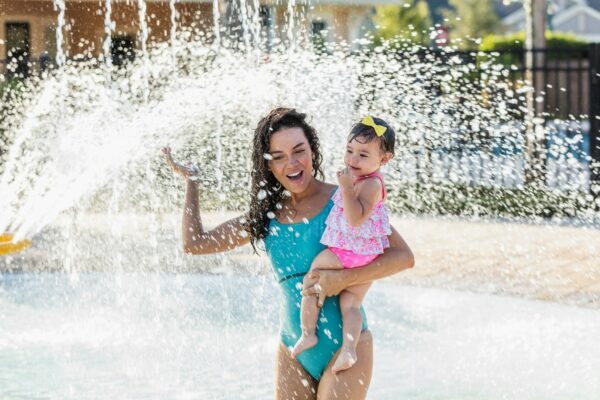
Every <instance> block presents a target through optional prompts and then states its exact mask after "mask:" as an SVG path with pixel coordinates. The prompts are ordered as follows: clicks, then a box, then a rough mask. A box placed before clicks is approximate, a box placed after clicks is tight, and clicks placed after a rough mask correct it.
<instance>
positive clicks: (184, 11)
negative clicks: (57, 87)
mask: <svg viewBox="0 0 600 400" xmlns="http://www.w3.org/2000/svg"><path fill="white" fill-rule="evenodd" d="M176 9H177V13H178V19H177V24H178V26H189V25H190V24H191V23H192V22H194V21H195V22H197V23H199V24H201V25H202V24H204V25H207V26H209V27H210V26H211V25H212V4H210V3H205V2H197V1H194V2H184V1H182V0H179V1H178V2H177V4H176ZM104 14H105V2H104V1H69V0H67V1H66V6H65V27H64V38H65V40H64V43H63V48H64V49H65V52H66V54H67V56H69V57H73V56H75V55H77V54H85V55H91V56H97V55H99V54H101V53H102V43H103V41H104V36H105V32H104V30H105V29H104ZM146 15H147V18H146V20H147V23H148V28H149V42H156V41H164V40H167V39H168V38H169V35H170V33H169V32H170V28H171V10H170V7H169V2H168V0H164V1H148V2H147V5H146ZM57 18H58V12H57V11H56V10H54V6H53V2H52V0H0V59H5V58H6V52H7V49H6V45H5V38H6V23H10V22H21V23H28V24H29V34H30V42H31V44H30V46H31V57H34V58H37V57H39V56H40V54H41V53H42V52H44V51H47V52H49V53H50V54H53V53H54V51H55V48H56V36H55V35H56V27H57ZM111 19H112V20H113V21H114V22H115V27H114V31H113V34H114V35H123V34H129V35H131V36H133V37H134V38H136V39H138V36H139V33H140V27H139V16H138V7H137V2H136V1H131V0H130V1H115V0H113V4H112V13H111Z"/></svg>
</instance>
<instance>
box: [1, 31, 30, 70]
mask: <svg viewBox="0 0 600 400" xmlns="http://www.w3.org/2000/svg"><path fill="white" fill-rule="evenodd" d="M29 46H30V39H29V24H28V23H22V22H7V23H6V62H7V69H6V71H7V76H8V78H9V79H11V78H27V77H28V76H29V58H30V56H31V54H30V49H29Z"/></svg>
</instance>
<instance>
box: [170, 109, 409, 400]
mask: <svg viewBox="0 0 600 400" xmlns="http://www.w3.org/2000/svg"><path fill="white" fill-rule="evenodd" d="M163 151H164V153H165V157H166V159H167V162H168V163H169V164H170V165H171V167H172V168H173V169H174V170H175V171H176V172H178V173H179V174H181V175H183V176H184V177H185V178H186V194H185V206H184V213H183V226H182V236H183V248H184V251H185V252H186V253H191V254H209V253H215V252H220V251H226V250H231V249H233V248H235V247H238V246H242V245H244V244H247V243H251V244H252V246H253V247H254V248H255V249H256V245H257V243H258V242H259V241H264V245H265V249H266V252H267V254H268V256H269V258H270V259H271V263H272V265H273V272H274V274H275V276H276V278H277V280H278V282H279V284H280V287H281V289H282V292H283V299H284V302H283V304H282V313H281V324H282V326H281V342H280V344H279V348H278V350H277V363H276V371H275V377H276V382H275V383H276V387H275V397H276V399H280V400H284V399H292V398H294V399H316V398H318V399H320V400H329V399H334V398H341V399H364V398H366V395H367V390H368V387H369V383H370V381H371V374H372V367H373V339H372V336H371V333H370V331H369V330H368V328H367V324H366V318H365V315H364V311H363V310H361V312H362V314H363V321H364V322H363V329H362V332H361V334H360V337H359V338H358V345H357V355H358V360H359V361H358V362H357V363H356V364H355V365H354V366H353V367H352V368H350V369H348V370H346V371H343V372H340V373H338V374H337V375H334V374H333V372H332V371H331V366H332V365H333V364H334V362H335V360H336V357H337V356H338V352H339V347H340V345H341V343H342V330H341V325H342V323H341V317H340V309H339V304H338V300H337V295H338V294H339V293H340V292H341V291H342V290H344V289H345V288H346V287H349V286H352V285H356V284H361V283H368V282H372V281H374V280H376V279H381V278H384V277H386V276H389V275H392V274H394V273H397V272H399V271H401V270H404V269H407V268H410V267H412V266H413V264H414V258H413V255H412V252H411V251H410V248H409V247H408V245H407V244H406V243H405V242H404V240H403V239H402V238H401V237H400V235H399V234H398V232H396V230H395V229H392V235H390V237H389V239H390V247H389V248H388V249H387V250H386V251H385V253H384V254H383V255H381V256H380V257H378V258H377V259H376V260H375V261H374V262H373V263H371V264H369V265H367V266H365V267H363V268H356V269H345V270H327V271H325V270H321V271H318V272H314V273H311V276H310V278H312V280H307V282H308V283H307V284H306V286H305V287H304V288H302V281H303V278H304V275H305V274H306V272H307V271H308V270H309V268H310V265H311V262H312V260H313V259H314V257H315V256H316V255H317V254H319V252H320V251H321V250H323V249H324V248H325V246H324V245H322V244H321V243H320V239H321V235H322V233H323V231H324V229H325V219H326V217H327V214H328V213H329V210H330V209H331V207H332V202H331V195H332V194H333V192H334V190H335V186H334V185H330V184H328V183H325V182H323V181H322V180H321V179H322V178H323V172H322V170H321V160H322V156H321V153H320V149H319V141H318V138H317V135H316V132H315V130H314V128H312V127H311V126H310V125H309V124H308V123H307V122H306V121H305V115H304V114H300V113H298V112H296V110H294V109H288V108H276V109H274V110H272V111H271V112H270V113H269V114H268V115H267V116H266V117H264V118H263V119H261V120H260V122H259V123H258V126H257V127H256V130H255V133H254V142H253V149H252V164H253V170H252V186H251V196H250V210H249V212H248V213H247V214H245V215H243V216H240V217H238V218H234V219H232V220H229V221H227V222H225V223H223V224H221V225H219V226H217V227H216V228H214V229H212V230H210V231H205V230H204V228H203V226H202V220H201V218H200V210H199V206H198V194H199V193H198V185H197V173H198V169H197V168H195V167H192V166H187V167H184V166H182V165H180V164H178V163H176V162H175V161H174V160H173V158H172V157H171V153H170V149H169V148H166V149H164V150H163ZM301 289H302V290H301ZM313 295H315V296H318V303H319V306H321V307H322V310H321V313H322V314H321V315H322V317H321V318H320V322H319V325H318V327H317V330H318V334H319V335H320V337H321V340H319V344H318V345H317V346H315V347H314V348H311V349H309V350H307V351H305V352H304V353H302V354H301V355H300V356H298V359H294V358H292V357H291V355H290V350H289V349H290V347H291V346H293V344H294V343H295V342H296V340H297V339H298V338H299V337H300V335H301V327H300V308H299V306H298V304H299V303H300V301H301V296H313Z"/></svg>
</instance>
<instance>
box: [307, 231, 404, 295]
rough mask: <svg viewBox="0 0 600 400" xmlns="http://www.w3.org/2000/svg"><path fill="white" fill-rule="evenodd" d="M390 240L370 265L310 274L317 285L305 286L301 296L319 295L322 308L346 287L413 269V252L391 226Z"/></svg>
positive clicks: (323, 270)
mask: <svg viewBox="0 0 600 400" xmlns="http://www.w3.org/2000/svg"><path fill="white" fill-rule="evenodd" d="M389 239H390V247H389V248H387V249H386V250H385V251H384V253H383V254H382V255H380V256H379V257H377V258H376V259H375V260H374V261H373V262H372V263H370V264H368V265H365V266H364V267H361V268H351V269H343V270H329V269H327V270H325V269H322V270H318V271H314V272H311V274H312V277H313V278H314V279H313V280H314V283H317V282H318V283H319V286H316V285H314V283H313V284H312V285H310V286H308V287H305V288H304V290H303V291H302V294H303V295H314V294H318V295H319V304H320V305H321V304H323V301H325V298H326V297H330V296H336V295H338V294H339V293H340V292H341V291H342V290H344V289H345V288H347V287H348V286H353V285H360V284H361V283H369V282H373V281H375V280H377V279H382V278H385V277H387V276H390V275H394V274H396V273H398V272H400V271H403V270H405V269H408V268H412V267H413V266H414V265H415V258H414V256H413V253H412V251H411V250H410V247H408V245H407V244H406V242H405V241H404V239H402V236H400V234H399V233H398V231H396V229H394V227H392V234H391V235H390V236H389ZM317 289H319V290H317Z"/></svg>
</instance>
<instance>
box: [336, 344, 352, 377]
mask: <svg viewBox="0 0 600 400" xmlns="http://www.w3.org/2000/svg"><path fill="white" fill-rule="evenodd" d="M357 360H358V357H357V356H356V350H354V349H344V348H342V350H341V351H340V355H339V356H338V358H337V360H335V363H334V364H333V367H331V371H332V372H333V373H334V374H337V373H338V372H340V371H344V370H346V369H349V368H350V367H352V366H353V365H354V364H355V363H356V361H357Z"/></svg>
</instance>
